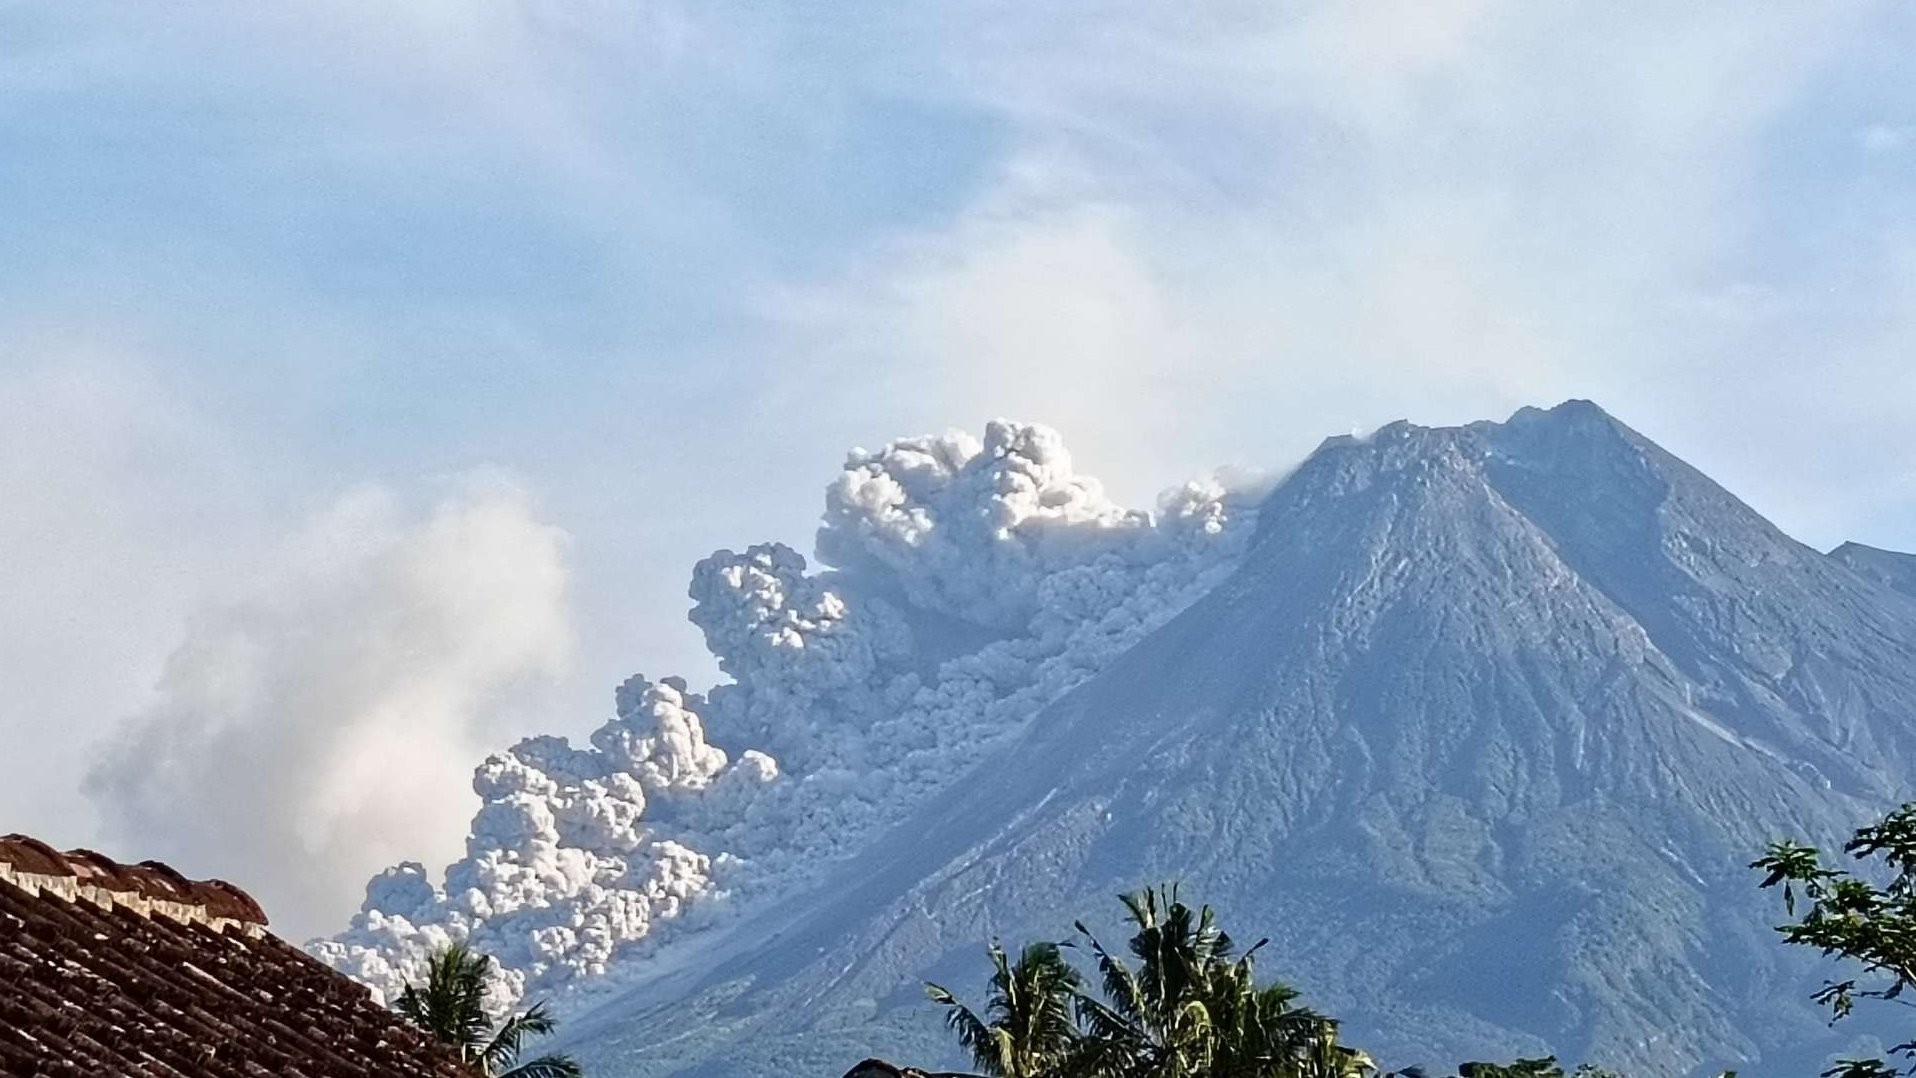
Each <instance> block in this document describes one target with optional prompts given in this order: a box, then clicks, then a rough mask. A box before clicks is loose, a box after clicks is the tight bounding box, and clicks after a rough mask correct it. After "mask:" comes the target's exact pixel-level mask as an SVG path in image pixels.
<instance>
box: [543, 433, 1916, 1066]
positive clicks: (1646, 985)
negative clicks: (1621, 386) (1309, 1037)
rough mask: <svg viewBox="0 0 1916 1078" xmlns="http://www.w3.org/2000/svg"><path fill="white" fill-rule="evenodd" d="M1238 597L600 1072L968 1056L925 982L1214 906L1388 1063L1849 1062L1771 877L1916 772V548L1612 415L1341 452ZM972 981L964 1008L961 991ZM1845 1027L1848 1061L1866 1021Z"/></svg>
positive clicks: (847, 876) (719, 972) (1253, 555)
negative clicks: (1776, 494)
mask: <svg viewBox="0 0 1916 1078" xmlns="http://www.w3.org/2000/svg"><path fill="white" fill-rule="evenodd" d="M1257 519H1258V521H1259V524H1258V530H1257V532H1256V534H1255V535H1254V537H1253V538H1252V540H1251V542H1250V546H1249V548H1248V550H1247V552H1246V553H1245V554H1244V556H1243V558H1242V560H1241V562H1240V563H1239V564H1238V565H1237V567H1236V569H1235V571H1234V572H1233V573H1232V574H1231V575H1230V576H1228V577H1227V578H1226V579H1224V580H1223V581H1222V582H1221V583H1219V584H1217V585H1216V586H1215V587H1213V588H1211V589H1210V590H1209V591H1208V592H1207V593H1206V594H1204V596H1203V597H1202V598H1200V599H1199V600H1198V601H1196V602H1195V603H1194V604H1192V605H1191V606H1189V607H1188V608H1186V609H1184V610H1183V612H1182V613H1180V614H1179V615H1177V616H1176V617H1175V618H1173V619H1172V620H1170V621H1169V622H1168V623H1166V624H1164V625H1163V626H1162V627H1160V628H1158V629H1157V630H1156V631H1155V632H1152V633H1151V634H1150V635H1149V636H1147V637H1145V638H1144V639H1143V640H1141V641H1140V642H1138V643H1137V644H1135V645H1133V646H1132V647H1130V648H1129V649H1128V650H1127V651H1126V652H1125V653H1124V654H1123V655H1121V656H1120V657H1118V658H1117V659H1116V660H1115V661H1113V662H1112V663H1111V664H1109V666H1107V667H1106V668H1105V669H1104V670H1103V671H1102V672H1101V673H1099V674H1098V675H1097V676H1096V677H1094V678H1093V679H1091V680H1090V681H1088V682H1086V683H1085V684H1083V685H1081V686H1079V687H1078V688H1076V689H1075V690H1073V691H1071V692H1070V693H1068V694H1066V695H1065V696H1063V697H1061V698H1060V699H1058V700H1056V701H1055V702H1053V703H1052V704H1051V705H1050V706H1049V707H1048V708H1047V709H1046V710H1045V711H1044V712H1042V713H1040V715H1039V716H1038V718H1037V719H1036V720H1035V721H1034V722H1032V723H1031V724H1030V726H1029V727H1028V729H1026V730H1025V731H1024V732H1023V733H1021V734H1020V735H1019V736H1018V737H1017V738H1016V739H1015V740H1014V741H1012V742H1011V743H1010V744H1008V745H1007V746H1005V747H1003V748H1001V749H1000V750H998V751H996V752H994V753H993V754H991V755H990V756H989V757H988V758H986V759H985V760H984V761H983V762H982V763H980V764H979V765H978V766H977V767H976V768H975V769H974V770H972V771H970V772H969V773H968V774H966V775H965V776H964V777H963V778H961V779H959V780H958V781H956V782H954V783H952V784H951V785H950V786H949V787H948V788H947V789H946V790H945V791H944V792H943V793H941V794H939V795H938V796H937V797H936V798H934V799H933V800H931V801H930V802H929V803H928V804H927V805H926V806H925V807H923V808H922V809H921V810H920V811H919V812H917V813H916V815H915V816H913V817H912V818H911V819H910V820H909V821H908V822H906V823H905V824H903V825H902V826H899V827H897V828H895V829H893V830H891V831H890V832H889V833H887V834H886V835H884V836H883V837H882V838H880V839H879V840H877V841H876V842H874V843H872V844H870V845H869V846H867V847H866V848H865V849H864V850H863V851H862V852H861V853H859V854H858V855H856V856H854V857H852V858H850V859H849V860H847V861H846V862H845V863H843V864H842V866H840V868H839V869H837V870H836V871H834V872H833V873H831V874H830V876H829V877H828V878H827V879H825V880H824V881H823V882H822V883H820V884H818V885H817V886H816V887H815V888H813V889H811V890H809V891H807V892H806V893H804V894H800V895H794V896H788V897H786V898H785V899H784V900H782V901H780V902H778V903H777V904H776V905H773V906H769V907H766V908H763V909H761V910H760V911H759V912H758V913H756V914H754V915H752V916H745V917H740V918H738V919H737V920H736V921H735V922H734V923H732V924H730V925H727V926H725V927H724V928H723V929H717V930H714V931H712V932H710V933H708V934H706V936H705V937H703V938H701V939H699V940H697V941H696V942H694V941H687V942H686V943H685V944H683V945H681V947H680V948H679V949H678V950H677V951H676V952H673V956H674V957H673V958H672V960H671V961H669V962H665V961H661V962H659V963H657V964H656V968H653V969H650V970H642V971H641V972H640V974H639V976H638V977H637V978H636V980H635V982H634V983H633V985H632V987H630V988H629V989H627V990H626V991H625V992H624V993H623V994H621V995H619V996H618V997H616V998H614V999H612V1000H610V1001H609V1002H607V1003H605V1004H603V1005H601V1006H599V1007H598V1008H597V1009H596V1010H594V1011H592V1012H590V1013H589V1014H586V1015H583V1016H581V1017H579V1018H576V1019H575V1020H574V1021H573V1023H572V1026H571V1035H570V1037H569V1041H570V1043H569V1044H568V1045H567V1047H568V1048H569V1049H570V1050H572V1051H573V1052H575V1053H576V1054H578V1055H579V1056H580V1057H581V1058H582V1059H583V1060H585V1061H586V1062H587V1063H588V1065H589V1069H590V1070H591V1071H592V1072H593V1073H599V1074H608V1075H618V1074H635V1075H637V1074H644V1075H654V1074H684V1075H714V1076H716V1075H774V1074H778V1075H786V1074H808V1073H809V1074H821V1075H822V1074H836V1073H838V1072H839V1071H841V1070H843V1068H844V1066H845V1065H847V1064H849V1063H850V1062H851V1061H854V1060H856V1059H859V1058H861V1057H863V1056H865V1055H870V1054H873V1053H878V1054H885V1055H890V1056H893V1057H897V1058H905V1059H910V1060H912V1061H914V1062H922V1063H926V1064H931V1063H938V1062H941V1061H950V1059H951V1057H952V1054H953V1053H952V1047H951V1045H950V1043H949V1042H948V1039H947V1038H946V1037H945V1036H944V1035H943V1033H942V1030H941V1029H940V1028H939V1018H940V1016H939V1014H938V1013H937V1012H936V1010H935V1009H934V1008H932V1007H930V1006H929V1005H927V1004H926V1003H925V1001H924V997H923V994H922V991H921V983H922V982H923V981H925V980H927V979H930V980H936V981H939V982H940V983H944V984H948V985H952V986H953V987H954V988H959V987H960V986H964V987H968V988H970V989H972V990H973V993H974V994H975V992H976V991H977V990H979V989H980V988H981V985H982V979H983V969H984V965H983V962H982V958H981V955H982V949H983V947H984V945H985V943H986V942H987V941H988V940H990V939H992V938H994V937H998V938H1003V939H1005V940H1007V941H1022V940H1025V939H1031V938H1052V939H1062V938H1065V937H1067V936H1068V935H1069V934H1070V931H1071V924H1072V921H1073V920H1074V918H1078V917H1086V916H1088V917H1089V918H1090V919H1091V921H1092V923H1093V924H1094V925H1097V924H1100V923H1103V924H1105V925H1106V926H1107V927H1109V925H1110V920H1109V918H1108V917H1107V916H1106V915H1108V914H1111V913H1113V912H1114V911H1115V910H1116V904H1115V903H1113V902H1112V901H1111V898H1112V896H1113V895H1115V894H1118V893H1120V892H1123V891H1127V890H1131V889H1135V888H1137V887H1139V886H1141V885H1144V884H1148V883H1154V882H1160V881H1166V880H1179V881H1182V882H1183V885H1184V887H1185V889H1186V893H1187V894H1189V895H1195V896H1198V897H1201V898H1202V899H1203V900H1204V901H1207V902H1210V903H1212V904H1214V905H1216V906H1217V907H1219V909H1220V910H1221V911H1222V913H1223V916H1224V918H1225V923H1226V924H1227V926H1229V927H1230V928H1231V929H1232V930H1233V931H1234V933H1236V934H1238V935H1240V936H1242V937H1248V938H1256V937H1258V936H1263V935H1268V936H1269V937H1270V940H1271V942H1270V944H1269V945H1268V947H1267V949H1266V951H1265V952H1264V953H1263V955H1262V957H1263V964H1262V966H1261V968H1262V969H1264V970H1266V971H1269V972H1270V973H1272V974H1274V975H1276V976H1279V977H1282V978H1283V979H1285V980H1288V981H1290V982H1292V983H1294V984H1296V985H1297V986H1299V987H1300V988H1301V989H1302V990H1303V991H1304V993H1305V995H1306V999H1307V1000H1308V1002H1310V1003H1311V1004H1312V1005H1314V1006H1316V1007H1318V1008H1320V1009H1322V1010H1325V1011H1327V1012H1329V1013H1331V1014H1334V1015H1337V1016H1338V1017H1340V1018H1341V1019H1343V1021H1344V1024H1345V1036H1346V1039H1347V1040H1349V1041H1350V1042H1352V1043H1356V1044H1359V1045H1361V1046H1364V1047H1365V1048H1367V1049H1368V1050H1370V1051H1371V1052H1372V1054H1373V1055H1374V1056H1376V1057H1377V1058H1378V1059H1379V1060H1380V1061H1383V1062H1385V1063H1387V1064H1390V1065H1397V1066H1402V1065H1405V1064H1409V1063H1413V1062H1423V1063H1427V1064H1433V1065H1442V1064H1444V1063H1446V1062H1448V1063H1453V1064H1454V1063H1455V1062H1457V1061H1459V1060H1462V1059H1468V1058H1490V1057H1508V1056H1511V1055H1513V1054H1518V1053H1523V1054H1542V1053H1544V1052H1546V1051H1552V1052H1556V1053H1558V1054H1559V1055H1561V1056H1563V1057H1564V1058H1566V1059H1588V1060H1592V1061H1597V1062H1600V1063H1603V1064H1605V1065H1607V1066H1611V1067H1615V1068H1619V1069H1624V1070H1629V1071H1633V1072H1635V1073H1639V1074H1684V1073H1701V1072H1702V1071H1704V1070H1705V1069H1706V1068H1708V1069H1710V1072H1711V1073H1714V1069H1715V1068H1722V1067H1740V1068H1742V1069H1743V1070H1744V1071H1745V1073H1751V1072H1755V1073H1783V1071H1784V1069H1785V1068H1792V1069H1794V1068H1799V1067H1801V1068H1808V1067H1813V1066H1816V1065H1817V1064H1818V1063H1819V1062H1820V1061H1821V1059H1822V1058H1823V1057H1824V1055H1825V1054H1826V1053H1827V1052H1829V1051H1831V1050H1834V1049H1839V1048H1842V1047H1844V1046H1845V1043H1846V1042H1845V1040H1844V1039H1843V1038H1847V1037H1851V1036H1854V1035H1856V1034H1857V1033H1859V1032H1862V1027H1861V1026H1860V1025H1859V1026H1855V1027H1854V1028H1852V1027H1851V1026H1850V1025H1849V1024H1847V1023H1846V1024H1845V1025H1843V1026H1839V1027H1837V1028H1836V1029H1835V1030H1834V1031H1832V1030H1831V1029H1830V1028H1828V1027H1827V1026H1826V1024H1825V1023H1824V1021H1823V1016H1822V1015H1820V1014H1819V1012H1817V1011H1816V1010H1815V1009H1814V1008H1813V1007H1812V1006H1811V1005H1810V1004H1809V1003H1808V1002H1807V1000H1806V997H1807V994H1808V993H1809V991H1810V990H1812V989H1813V988H1814V987H1815V986H1816V985H1817V984H1818V983H1820V972H1821V971H1820V970H1819V969H1818V967H1816V966H1815V964H1814V963H1813V962H1812V961H1811V960H1810V959H1809V958H1807V957H1804V956H1798V955H1793V954H1789V953H1786V951H1785V949H1784V948H1783V947H1782V945H1780V944H1779V943H1778V942H1777V941H1776V939H1775V937H1774V935H1773V933H1772V931H1771V928H1770V926H1771V925H1773V924H1774V923H1775V922H1776V921H1778V920H1779V919H1780V911H1779V910H1778V909H1777V907H1776V900H1775V896H1774V895H1770V894H1767V893H1760V892H1758V891H1757V890H1756V888H1755V886H1754V885H1755V883H1756V880H1755V878H1754V877H1753V875H1752V874H1751V872H1750V871H1749V870H1748V869H1747V867H1746V866H1747V864H1748V862H1749V861H1750V860H1751V859H1752V858H1753V857H1755V856H1756V855H1757V854H1758V853H1760V852H1761V850H1762V849H1763V847H1764V845H1765V844H1766V843H1768V842H1769V841H1771V840H1773V839H1775V838H1778V837H1782V836H1800V837H1805V838H1808V839H1811V840H1813V841H1820V842H1830V841H1834V840H1836V839H1838V838H1839V837H1840V836H1842V835H1844V834H1847V833H1848V831H1849V830H1851V829H1852V828H1854V827H1855V826H1857V825H1859V824H1861V823H1863V822H1866V821H1867V820H1868V819H1870V818H1871V817H1872V814H1880V813H1881V811H1882V810H1883V809H1884V808H1886V807H1887V806H1889V805H1892V804H1894V803H1896V802H1897V801H1899V800H1900V799H1903V798H1906V797H1908V796H1909V794H1910V785H1911V783H1910V776H1912V775H1916V766H1912V765H1916V595H1913V594H1912V592H1911V589H1910V584H1911V582H1912V579H1913V578H1916V571H1912V570H1911V569H1910V566H1911V565H1912V564H1916V559H1910V558H1908V557H1907V556H1903V555H1892V554H1888V553H1887V552H1880V551H1871V550H1869V549H1868V548H1861V547H1845V548H1841V549H1840V550H1839V551H1837V552H1836V553H1834V554H1824V553H1820V552H1818V551H1816V550H1813V549H1811V548H1809V547H1806V546H1804V545H1802V544H1800V543H1798V542H1796V541H1794V540H1792V539H1791V538H1789V537H1788V536H1786V535H1784V534H1783V533H1782V532H1781V531H1779V530H1778V529H1777V528H1776V527H1774V526H1772V525H1771V524H1770V523H1768V522H1767V521H1766V520H1764V519H1763V518H1762V517H1761V516H1760V515H1758V514H1757V513H1756V512H1754V511H1753V510H1751V509H1750V508H1749V507H1748V506H1746V505H1744V504H1743V503H1742V502H1740V501H1738V500H1737V499H1736V498H1735V497H1733V496H1732V495H1730V494H1729V493H1727V492H1726V491H1725V490H1724V489H1722V488H1721V487H1720V486H1718V485H1717V484H1715V483H1714V482H1712V481H1710V480H1709V479H1708V478H1706V477H1705V476H1703V475H1702V474H1700V473H1699V472H1697V471H1696V470H1694V469H1692V468H1691V467H1689V466H1687V465H1686V464H1684V463H1683V462H1681V461H1680V460H1678V459H1676V458H1675V457H1673V456H1672V455H1670V454H1669V453H1667V452H1665V451H1663V450H1662V449H1660V448H1659V447H1658V446H1656V445H1655V444H1653V443H1652V442H1651V441H1649V440H1648V439H1646V438H1644V437H1643V436H1641V435H1639V434H1638V433H1636V432H1635V431H1633V430H1631V429H1630V428H1628V427H1626V426H1624V425H1623V424H1622V423H1620V422H1618V421H1617V420H1615V419H1613V418H1612V417H1610V416H1609V415H1607V414H1606V413H1604V412H1603V411H1602V410H1600V409H1599V408H1597V407H1596V406H1594V405H1591V404H1588V403H1583V402H1572V403H1569V404H1565V405H1562V406H1559V407H1557V408H1554V409H1551V410H1548V411H1544V410H1537V409H1526V410H1524V411H1522V412H1519V413H1518V414H1517V415H1515V416H1513V417H1512V418H1511V419H1510V420H1508V421H1507V422H1503V423H1479V424H1473V425H1470V426H1465V427H1458V428H1441V429H1433V428H1425V427H1418V426H1414V425H1411V424H1408V423H1399V424H1394V425H1391V426H1389V427H1385V428H1383V429H1381V430H1379V431H1377V432H1376V433H1375V434H1374V435H1372V436H1370V437H1368V438H1365V439H1355V438H1338V439H1333V440H1331V441H1329V442H1326V443H1325V444H1324V445H1323V446H1322V447H1321V448H1320V449H1319V450H1318V451H1317V452H1316V453H1315V454H1314V455H1312V456H1311V457H1310V458H1309V459H1308V460H1307V461H1306V462H1305V463H1304V464H1303V465H1302V466H1301V467H1299V468H1298V470H1297V471H1296V472H1294V473H1293V474H1292V475H1291V476H1290V477H1289V478H1288V479H1286V480H1285V481H1284V482H1282V483H1281V484H1280V485H1279V486H1278V487H1277V488H1276V489H1275V490H1274V491H1273V492H1272V493H1270V495H1269V496H1268V498H1267V499H1266V500H1265V501H1264V503H1263V504H1262V506H1261V507H1260V509H1259V513H1258V518H1257ZM961 991H962V989H961ZM1839 1035H1840V1036H1839Z"/></svg>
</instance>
